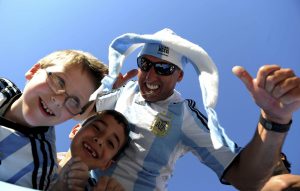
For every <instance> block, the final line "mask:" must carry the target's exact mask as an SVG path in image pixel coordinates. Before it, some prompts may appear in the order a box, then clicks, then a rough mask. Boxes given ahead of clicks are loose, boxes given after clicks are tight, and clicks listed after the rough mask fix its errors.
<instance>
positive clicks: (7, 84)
mask: <svg viewBox="0 0 300 191" xmlns="http://www.w3.org/2000/svg"><path fill="white" fill-rule="evenodd" d="M4 89H7V90H10V91H13V92H19V93H21V90H20V89H19V88H18V87H17V86H16V84H15V83H13V82H12V81H11V80H9V79H6V78H0V90H1V91H2V90H4Z"/></svg>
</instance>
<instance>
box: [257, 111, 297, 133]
mask: <svg viewBox="0 0 300 191" xmlns="http://www.w3.org/2000/svg"><path fill="white" fill-rule="evenodd" d="M259 123H260V124H261V125H262V126H263V127H264V128H265V129H267V130H269V131H274V132H278V133H285V132H287V131H288V130H289V129H290V127H291V124H292V120H291V121H290V122H289V123H288V124H279V123H274V122H271V121H268V120H266V119H265V118H263V116H262V115H260V117H259Z"/></svg>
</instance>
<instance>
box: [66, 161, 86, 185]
mask: <svg viewBox="0 0 300 191" xmlns="http://www.w3.org/2000/svg"><path fill="white" fill-rule="evenodd" d="M88 178H89V169H88V167H87V165H86V164H85V163H83V162H82V161H81V160H80V158H78V157H75V158H71V159H70V160H69V161H68V163H67V164H66V165H65V167H64V173H63V182H64V183H65V185H66V187H67V188H68V189H70V190H84V188H85V186H86V184H87V180H88Z"/></svg>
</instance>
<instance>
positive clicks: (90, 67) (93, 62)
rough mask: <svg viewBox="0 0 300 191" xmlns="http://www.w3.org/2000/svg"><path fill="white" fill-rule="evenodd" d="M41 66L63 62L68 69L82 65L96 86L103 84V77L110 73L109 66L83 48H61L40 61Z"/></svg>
mask: <svg viewBox="0 0 300 191" xmlns="http://www.w3.org/2000/svg"><path fill="white" fill-rule="evenodd" d="M38 63H39V64H40V66H41V68H47V67H49V66H53V65H61V64H63V65H64V66H65V68H66V69H68V68H73V67H81V68H82V70H83V71H87V72H88V73H89V74H90V75H91V77H92V78H93V79H94V82H95V85H96V88H97V87H99V86H100V85H101V80H102V78H103V77H104V76H105V75H107V74H108V67H107V66H106V65H105V64H104V63H102V62H101V61H100V60H98V59H97V58H96V57H95V56H93V55H92V54H90V53H88V52H84V51H81V50H60V51H55V52H53V53H50V54H48V55H47V56H45V57H43V58H42V59H41V60H39V61H38Z"/></svg>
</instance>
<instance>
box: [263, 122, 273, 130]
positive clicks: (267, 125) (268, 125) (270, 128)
mask: <svg viewBox="0 0 300 191" xmlns="http://www.w3.org/2000/svg"><path fill="white" fill-rule="evenodd" d="M264 126H265V128H266V129H269V130H272V127H273V125H272V123H270V122H268V121H265V124H264Z"/></svg>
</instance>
